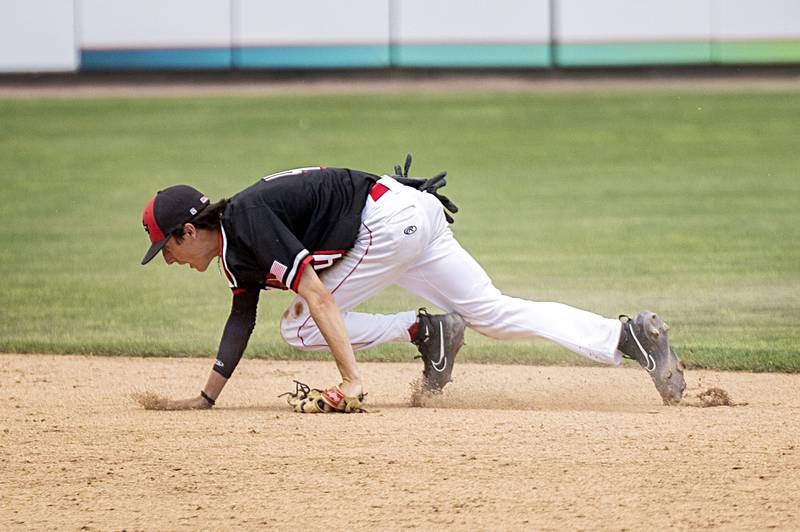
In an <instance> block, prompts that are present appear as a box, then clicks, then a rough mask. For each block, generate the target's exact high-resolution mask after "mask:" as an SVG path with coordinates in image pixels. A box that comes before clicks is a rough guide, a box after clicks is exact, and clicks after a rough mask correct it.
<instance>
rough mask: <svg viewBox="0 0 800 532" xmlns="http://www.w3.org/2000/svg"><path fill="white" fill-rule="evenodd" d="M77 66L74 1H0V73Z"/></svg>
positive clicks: (67, 68)
mask: <svg viewBox="0 0 800 532" xmlns="http://www.w3.org/2000/svg"><path fill="white" fill-rule="evenodd" d="M77 67H78V52H77V44H76V42H75V4H74V2H73V1H72V0H2V1H0V72H45V71H56V72H64V71H72V70H75V69H77Z"/></svg>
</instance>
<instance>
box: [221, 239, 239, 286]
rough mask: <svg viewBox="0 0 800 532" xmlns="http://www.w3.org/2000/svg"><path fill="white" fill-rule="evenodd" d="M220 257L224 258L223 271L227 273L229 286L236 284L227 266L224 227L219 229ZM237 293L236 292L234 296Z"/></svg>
mask: <svg viewBox="0 0 800 532" xmlns="http://www.w3.org/2000/svg"><path fill="white" fill-rule="evenodd" d="M218 236H219V256H220V257H222V271H223V272H224V273H225V278H226V279H228V284H236V283H234V282H233V276H232V275H231V274H230V272H228V266H227V265H226V264H225V255H224V254H223V251H222V249H223V242H222V227H220V228H219V233H218ZM235 293H236V291H235V290H234V294H235Z"/></svg>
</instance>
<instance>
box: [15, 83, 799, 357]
mask: <svg viewBox="0 0 800 532" xmlns="http://www.w3.org/2000/svg"><path fill="white" fill-rule="evenodd" d="M798 124H800V94H799V93H797V92H753V93H746V92H739V93H730V92H726V93H723V92H720V93H709V92H699V91H698V92H691V91H686V90H683V91H680V92H653V91H648V92H636V91H632V90H628V91H620V92H613V93H599V92H586V93H566V94H546V93H543V94H540V93H527V94H522V93H520V94H509V93H497V94H481V93H463V94H431V95H426V94H409V95H407V94H376V95H369V96H364V95H359V96H347V95H324V96H308V95H302V96H289V95H287V96H268V97H254V96H236V97H202V98H201V97H182V98H174V99H166V98H165V99H153V98H142V99H134V98H130V99H94V100H92V99H77V100H0V180H1V181H2V186H3V192H4V193H3V197H2V212H3V224H2V226H1V227H0V244H2V247H0V275H1V276H2V279H3V282H4V286H3V289H2V290H1V291H0V350H2V351H6V352H57V353H95V354H139V355H206V356H209V357H213V356H214V354H215V352H216V346H217V342H218V339H219V335H220V332H221V330H222V327H223V325H224V322H225V319H226V318H227V313H228V306H229V299H230V295H229V290H228V288H227V285H226V283H225V281H224V280H223V278H222V276H221V275H220V274H219V272H218V271H217V268H216V267H215V266H213V265H212V267H211V268H209V271H208V272H206V273H205V274H198V273H196V272H194V271H191V270H188V268H181V267H178V266H173V267H167V266H166V265H165V264H164V263H163V262H162V261H161V260H160V259H159V260H156V261H154V263H153V264H151V265H149V266H148V267H146V268H145V267H142V266H140V265H139V261H140V259H141V256H142V255H143V253H144V251H145V249H146V247H147V238H146V235H145V233H144V231H143V230H142V226H141V211H142V208H143V207H144V205H145V203H146V202H147V200H148V199H149V198H150V197H151V195H152V194H153V193H154V192H155V191H156V190H157V189H158V188H160V187H164V186H168V185H171V184H175V183H179V182H185V183H190V184H193V185H195V186H197V187H198V188H200V189H201V190H203V191H204V192H205V193H206V194H208V195H209V196H211V197H212V199H217V198H219V197H220V196H223V195H230V194H232V193H234V192H236V191H238V190H240V189H241V188H244V187H245V186H247V185H249V184H250V183H252V182H253V181H255V180H256V179H258V178H259V177H260V176H262V175H265V174H267V173H271V172H273V171H277V170H281V169H285V168H290V167H295V166H303V165H315V164H320V165H326V166H349V167H353V168H359V169H363V170H369V171H373V172H386V171H389V170H390V169H391V167H392V165H393V164H394V163H396V162H400V161H401V160H402V158H403V156H404V154H405V153H406V151H412V152H413V153H414V154H415V165H414V170H416V172H417V173H418V174H425V175H429V174H432V173H434V172H436V171H438V170H447V171H448V172H449V175H450V178H449V183H450V184H449V185H448V187H447V189H446V191H445V192H446V193H447V194H449V195H450V196H451V197H452V198H454V199H455V200H456V201H457V203H458V204H459V205H460V206H461V207H462V212H461V213H459V214H458V215H457V221H456V224H455V226H454V231H455V233H456V236H457V237H458V238H459V240H460V241H461V242H462V243H463V244H464V246H465V247H466V248H467V249H468V250H470V251H471V252H472V254H473V255H474V256H475V257H476V258H477V259H478V260H479V262H481V263H482V264H483V265H484V267H485V268H486V269H487V271H488V272H489V273H490V275H491V276H492V277H493V278H494V280H495V282H496V284H497V285H498V286H499V287H500V288H501V289H503V290H504V291H505V292H507V293H509V294H511V295H516V296H520V297H526V298H531V299H537V300H555V301H560V302H564V303H567V304H571V305H574V306H577V307H581V308H585V309H588V310H593V311H595V312H599V313H602V314H605V315H608V316H616V315H617V314H620V313H633V312H636V311H637V310H641V309H644V308H648V309H652V310H656V311H658V312H660V313H661V314H662V315H663V316H664V317H665V318H666V320H667V321H668V322H669V323H670V324H671V325H672V326H673V333H672V338H673V341H674V344H675V346H676V349H677V350H678V351H679V353H680V354H681V355H683V357H684V358H685V359H686V360H687V362H688V363H689V365H690V366H694V367H709V368H718V369H747V370H756V371H768V370H774V371H793V372H794V371H800V156H798V153H799V152H798V148H797V140H798V135H797V132H798ZM290 299H291V294H289V293H278V292H274V291H273V292H270V293H269V294H266V295H265V297H262V300H261V301H262V302H261V305H260V312H259V325H258V326H257V327H256V332H255V334H254V337H253V339H252V340H251V343H250V347H249V348H248V356H259V357H278V358H312V357H313V358H324V357H326V356H327V355H325V354H324V353H321V354H320V353H317V354H309V353H302V352H297V351H293V350H291V349H290V348H288V347H286V346H285V345H284V344H283V343H282V341H281V340H280V337H279V334H278V327H277V321H278V319H279V318H280V315H281V313H282V312H283V309H284V307H285V306H287V305H288V303H289V301H290ZM421 303H422V302H421V301H420V300H418V299H416V298H414V297H413V296H410V295H407V294H405V293H404V292H402V291H400V290H399V289H390V290H389V291H387V292H386V293H385V294H384V295H382V296H381V297H378V298H376V299H374V300H373V301H370V302H369V303H368V304H366V305H364V307H363V308H365V309H368V310H371V311H398V310H406V309H410V308H416V307H417V306H419V305H420V304H421ZM467 342H468V344H467V346H466V347H465V348H464V350H463V351H462V355H460V356H461V357H462V359H463V360H472V361H483V362H494V361H497V362H507V363H511V362H515V363H570V364H583V363H587V362H585V361H584V360H583V359H581V358H580V357H578V356H576V355H572V354H570V353H569V352H567V351H565V350H563V349H561V348H559V347H557V346H554V345H551V344H549V343H547V342H545V341H541V342H532V343H508V342H497V341H492V340H489V339H486V338H483V337H480V336H479V335H477V334H470V335H469V336H468V338H467ZM413 354H414V350H413V348H412V347H411V346H407V345H395V346H388V347H386V348H383V349H378V350H373V351H371V352H364V353H361V355H360V358H361V359H362V360H366V359H369V360H410V359H411V356H412V355H413Z"/></svg>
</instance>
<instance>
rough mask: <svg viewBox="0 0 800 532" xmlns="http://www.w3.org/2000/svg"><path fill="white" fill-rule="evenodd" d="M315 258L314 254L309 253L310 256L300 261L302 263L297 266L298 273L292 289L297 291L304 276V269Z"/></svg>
mask: <svg viewBox="0 0 800 532" xmlns="http://www.w3.org/2000/svg"><path fill="white" fill-rule="evenodd" d="M313 260H314V257H313V256H312V255H309V256H308V257H306V258H304V259H303V261H302V262H301V263H300V265H299V266H298V267H297V273H296V274H295V276H294V281H293V282H292V290H294V291H295V292H297V287H298V286H300V278H302V277H303V270H305V269H306V266H308V265H309V264H310V263H311V262H312V261H313Z"/></svg>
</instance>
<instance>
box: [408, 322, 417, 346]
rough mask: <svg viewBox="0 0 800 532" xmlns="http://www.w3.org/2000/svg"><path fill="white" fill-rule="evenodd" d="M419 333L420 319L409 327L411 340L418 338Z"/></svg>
mask: <svg viewBox="0 0 800 532" xmlns="http://www.w3.org/2000/svg"><path fill="white" fill-rule="evenodd" d="M418 333H419V321H415V322H414V323H413V324H412V325H411V327H409V328H408V335H409V336H410V337H411V341H412V342H413V341H414V340H416V339H417V334H418Z"/></svg>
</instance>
